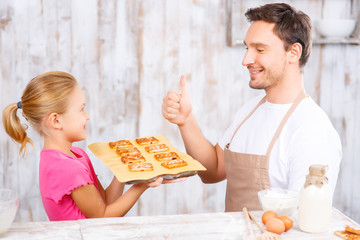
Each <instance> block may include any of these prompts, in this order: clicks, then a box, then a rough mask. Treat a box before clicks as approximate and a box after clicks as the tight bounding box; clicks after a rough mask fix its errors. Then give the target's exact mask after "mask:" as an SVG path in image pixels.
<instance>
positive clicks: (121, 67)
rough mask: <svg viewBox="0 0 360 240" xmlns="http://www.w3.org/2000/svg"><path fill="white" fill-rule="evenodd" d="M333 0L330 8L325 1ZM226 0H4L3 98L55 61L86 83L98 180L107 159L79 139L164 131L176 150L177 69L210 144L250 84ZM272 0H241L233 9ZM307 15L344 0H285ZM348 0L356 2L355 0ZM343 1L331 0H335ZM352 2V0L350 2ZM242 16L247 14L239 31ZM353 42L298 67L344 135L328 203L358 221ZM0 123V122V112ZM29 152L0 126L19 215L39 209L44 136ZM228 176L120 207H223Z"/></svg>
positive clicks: (359, 60)
mask: <svg viewBox="0 0 360 240" xmlns="http://www.w3.org/2000/svg"><path fill="white" fill-rule="evenodd" d="M336 1H337V2H339V1H340V2H341V4H340V6H341V7H340V8H339V7H337V8H336V11H335V12H336V13H334V10H333V7H332V4H334V2H336ZM229 2H230V0H192V1H191V0H156V1H155V0H143V1H135V0H118V1H116V0H101V1H100V0H99V1H96V0H61V1H60V0H0V109H3V108H4V107H5V106H6V105H7V104H9V103H14V102H17V101H19V99H20V97H21V95H22V91H23V89H24V87H25V86H26V84H27V83H28V82H29V81H30V79H31V78H33V77H34V76H36V75H38V74H40V73H43V72H46V71H50V70H62V71H67V72H70V73H71V74H73V75H74V76H75V77H76V78H77V79H78V81H79V82H80V84H81V85H82V86H83V89H84V91H85V95H86V97H87V103H88V105H87V106H88V107H87V110H88V112H89V114H90V116H91V119H90V121H89V125H88V139H87V140H86V141H84V142H80V143H77V144H76V145H77V146H80V147H82V148H84V149H85V150H86V151H87V153H88V154H89V155H90V157H91V159H92V162H93V165H94V167H95V171H96V172H97V174H98V176H99V179H100V181H101V182H102V183H103V185H104V186H105V187H106V186H107V184H109V182H110V181H111V179H112V174H111V172H109V170H108V169H107V168H106V167H105V166H104V165H103V164H102V163H101V162H100V161H99V160H98V159H97V158H96V157H95V156H93V155H92V153H91V152H90V151H89V150H88V149H87V145H89V144H90V143H93V142H96V141H109V140H116V139H121V138H135V137H139V136H147V135H153V134H164V135H166V136H167V137H168V138H169V139H170V140H171V141H172V142H173V143H174V145H175V146H176V147H178V148H179V149H181V150H183V151H184V146H183V143H182V141H181V137H180V134H179V131H178V129H177V127H176V126H173V125H171V124H169V123H168V122H167V121H166V120H164V119H163V118H162V116H161V104H162V98H163V96H164V95H165V94H166V93H167V91H169V90H177V89H178V81H179V77H180V75H181V74H184V75H185V76H186V78H187V81H188V88H189V90H190V92H191V95H192V100H193V105H194V111H195V115H196V117H197V119H198V122H199V125H200V126H201V129H202V131H203V133H204V135H205V136H207V138H208V139H209V141H211V142H212V143H214V144H215V143H216V142H217V140H218V138H219V137H220V136H221V135H222V133H223V132H224V130H225V129H226V127H227V126H228V125H229V124H230V122H231V120H232V119H233V117H234V114H235V112H236V110H237V108H238V107H239V106H241V105H242V104H243V103H244V102H245V101H246V100H247V99H249V98H250V97H252V96H254V95H256V94H258V93H259V92H258V91H256V90H251V89H250V88H249V87H248V81H249V76H248V73H247V71H246V70H245V68H244V67H243V66H242V65H241V61H242V57H243V55H244V53H245V49H244V47H243V46H240V47H234V48H232V47H229V46H228V45H227V43H226V42H227V40H226V36H227V24H228V21H229V13H230V9H229V5H230V4H229ZM268 2H272V1H259V0H258V1H250V0H243V1H241V9H240V11H243V12H245V11H246V9H247V8H248V7H254V6H258V5H260V4H264V3H268ZM286 2H289V3H291V4H293V5H294V6H295V7H297V8H299V9H302V10H303V11H304V12H306V13H308V14H309V15H310V16H311V17H312V18H313V19H315V18H319V17H320V16H326V15H329V16H330V15H333V14H340V15H341V17H344V16H348V15H349V14H350V12H352V13H353V12H354V9H353V10H350V9H351V8H352V7H353V5H351V1H350V0H344V1H341V0H326V1H321V0H306V1H295V0H293V1H286ZM353 2H354V1H353ZM338 5H339V4H338ZM355 10H356V11H355V13H357V12H358V9H355ZM246 29H247V25H246V24H244V26H243V31H244V32H245V31H246ZM359 49H360V48H359V46H354V45H344V44H335V45H314V46H313V52H312V55H311V57H310V60H309V63H308V64H307V66H306V68H305V85H306V88H307V92H308V93H309V94H310V95H311V96H312V97H313V98H314V99H315V100H316V101H317V102H318V103H319V104H320V105H321V106H322V107H323V109H324V110H325V111H326V112H327V113H328V115H329V116H330V118H331V120H332V122H333V124H334V126H335V127H336V129H337V130H338V132H339V134H340V136H341V139H342V143H343V155H344V157H343V162H342V165H341V171H340V176H339V181H338V185H337V189H336V193H335V199H334V205H335V206H336V207H337V208H339V209H340V210H342V211H344V212H345V213H346V214H347V215H349V216H351V217H352V218H354V219H356V220H357V221H360V204H359V202H360V188H359V185H358V184H356V183H358V182H360V174H359V172H360V161H359V158H360V137H359V133H360V111H359V110H358V109H359V107H360V74H359V73H358V69H359V66H360V50H359ZM0 121H1V125H2V120H0ZM29 134H30V136H31V138H32V139H34V141H35V142H36V144H35V148H34V151H33V152H30V153H29V154H28V155H27V156H26V158H25V159H22V158H21V157H20V156H19V155H18V146H17V145H16V144H14V143H13V141H11V140H10V139H9V137H8V136H7V135H6V133H5V131H4V129H3V128H0V164H1V166H2V167H1V168H0V176H1V178H0V187H7V188H12V189H15V190H17V191H18V192H19V194H20V197H21V201H20V209H19V211H18V214H17V217H16V220H17V221H40V220H47V217H46V214H45V212H44V210H43V206H42V202H41V198H40V194H39V184H38V164H39V152H40V150H41V146H42V143H41V139H40V138H39V136H38V135H37V134H36V133H35V132H34V131H32V130H29ZM225 186H226V182H225V181H224V182H221V183H218V184H209V185H205V184H202V183H201V181H200V180H199V178H198V177H191V178H189V179H188V180H187V181H185V182H182V183H176V184H170V185H163V186H160V187H158V188H156V189H149V190H148V191H147V192H145V193H144V194H143V195H142V197H141V199H140V200H139V202H138V203H137V204H136V205H135V206H134V208H133V209H132V210H131V211H130V212H129V213H128V216H135V215H160V214H178V213H179V214H180V213H198V212H218V211H223V210H224V197H225Z"/></svg>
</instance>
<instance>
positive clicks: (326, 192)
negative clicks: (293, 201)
mask: <svg viewBox="0 0 360 240" xmlns="http://www.w3.org/2000/svg"><path fill="white" fill-rule="evenodd" d="M326 170H327V166H325V165H311V166H310V168H309V175H307V176H306V181H305V184H304V187H303V188H302V189H301V191H300V200H299V215H298V224H299V228H300V229H301V230H303V231H304V232H309V233H320V232H326V231H328V230H329V229H330V220H331V211H332V195H333V194H332V190H331V187H330V185H329V183H328V179H327V177H326V176H325V173H326Z"/></svg>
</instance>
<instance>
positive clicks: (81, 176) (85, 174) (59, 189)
mask: <svg viewBox="0 0 360 240" xmlns="http://www.w3.org/2000/svg"><path fill="white" fill-rule="evenodd" d="M71 151H72V152H73V153H74V154H75V155H76V156H77V158H74V157H72V156H69V155H67V154H65V153H62V152H60V151H58V150H53V149H45V150H42V151H41V154H40V170H39V182H40V193H41V198H42V202H43V205H44V208H45V211H46V214H47V215H48V217H49V220H50V221H63V220H77V219H83V218H86V217H85V216H84V214H83V213H82V212H81V211H80V209H79V208H78V207H77V206H76V204H75V202H74V201H73V199H72V198H71V196H70V194H71V192H72V191H73V190H74V189H75V188H78V187H81V186H84V185H87V184H94V185H95V187H96V188H97V190H98V191H99V186H98V183H97V176H96V174H95V171H94V168H93V166H92V164H91V161H90V159H89V156H88V155H87V154H86V153H85V151H84V150H82V149H81V148H78V147H72V148H71Z"/></svg>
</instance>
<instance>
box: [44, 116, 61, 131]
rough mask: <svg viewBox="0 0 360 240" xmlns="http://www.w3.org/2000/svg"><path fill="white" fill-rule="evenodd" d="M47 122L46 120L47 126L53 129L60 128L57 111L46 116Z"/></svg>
mask: <svg viewBox="0 0 360 240" xmlns="http://www.w3.org/2000/svg"><path fill="white" fill-rule="evenodd" d="M47 122H48V124H49V126H50V127H52V128H54V129H62V124H61V121H60V116H59V114H57V113H51V114H50V115H49V116H48V118H47Z"/></svg>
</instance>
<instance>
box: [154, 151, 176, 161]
mask: <svg viewBox="0 0 360 240" xmlns="http://www.w3.org/2000/svg"><path fill="white" fill-rule="evenodd" d="M154 158H155V159H156V160H158V161H169V160H173V159H176V158H179V155H177V154H176V152H169V153H158V154H155V155H154Z"/></svg>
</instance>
